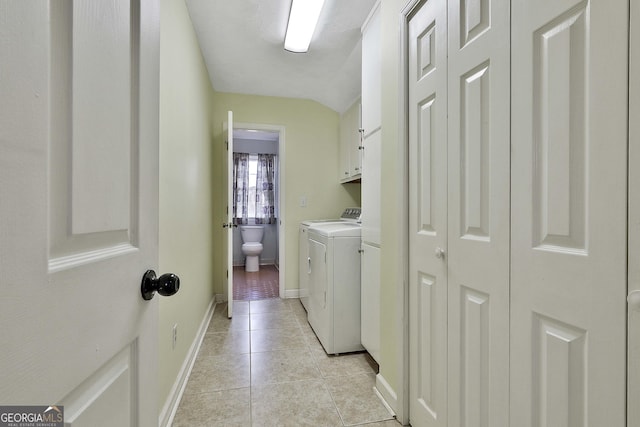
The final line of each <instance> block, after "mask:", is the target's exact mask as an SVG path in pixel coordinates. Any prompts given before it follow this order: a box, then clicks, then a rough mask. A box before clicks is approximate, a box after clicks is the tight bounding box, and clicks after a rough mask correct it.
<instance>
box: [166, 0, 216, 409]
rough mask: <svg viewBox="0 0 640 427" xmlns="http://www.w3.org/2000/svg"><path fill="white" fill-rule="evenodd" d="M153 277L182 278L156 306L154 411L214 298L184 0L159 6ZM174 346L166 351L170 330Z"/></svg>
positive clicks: (200, 83) (204, 96) (208, 208)
mask: <svg viewBox="0 0 640 427" xmlns="http://www.w3.org/2000/svg"><path fill="white" fill-rule="evenodd" d="M160 10H161V16H160V19H161V40H160V212H159V215H160V229H159V237H160V240H159V246H160V247H159V252H160V261H159V272H158V273H159V274H161V273H165V272H173V273H176V274H177V275H178V276H180V281H181V288H180V291H179V292H178V293H177V294H176V295H174V296H172V297H171V298H163V297H156V300H158V303H159V304H160V319H159V325H158V328H159V330H158V333H159V348H158V352H159V367H158V372H159V376H160V378H159V391H158V399H159V405H158V406H159V408H160V409H162V408H163V406H164V404H165V401H166V400H167V397H168V396H169V393H170V391H171V388H172V387H173V384H174V382H175V381H176V378H177V377H178V374H179V372H180V369H181V367H182V364H183V362H184V360H185V358H186V357H187V353H188V351H189V347H190V345H191V343H192V342H193V340H194V338H195V336H196V332H197V330H198V328H199V326H200V322H201V321H202V320H203V318H204V315H205V312H206V310H207V307H208V304H209V302H210V301H211V299H212V298H213V296H214V292H213V287H212V280H213V279H212V278H213V275H214V273H213V268H214V267H213V263H212V262H211V260H212V259H216V257H219V256H220V251H221V248H219V247H216V246H214V244H213V241H212V239H211V236H212V225H213V224H212V219H211V215H210V213H211V212H212V211H213V209H214V207H213V205H214V202H213V199H212V186H213V180H212V174H213V171H214V170H215V169H216V166H217V165H213V164H212V160H213V156H212V151H211V149H212V144H211V140H212V134H211V129H212V124H211V118H212V115H211V113H210V112H211V111H212V109H213V107H212V105H213V96H214V93H213V89H212V88H211V84H210V83H209V76H208V74H207V70H206V67H205V64H204V60H203V59H202V55H201V53H200V47H199V45H198V42H197V39H196V36H195V33H194V31H193V26H192V23H191V19H190V18H189V14H188V12H187V8H186V6H185V4H184V1H183V0H162V1H161V8H160ZM174 324H177V325H178V340H177V343H176V347H175V349H173V348H172V335H173V325H174Z"/></svg>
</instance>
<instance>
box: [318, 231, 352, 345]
mask: <svg viewBox="0 0 640 427" xmlns="http://www.w3.org/2000/svg"><path fill="white" fill-rule="evenodd" d="M308 234H309V260H310V262H309V271H310V274H309V300H308V308H307V314H308V320H309V324H310V325H311V327H312V328H313V330H314V332H315V333H316V335H317V337H318V339H319V340H320V343H321V344H322V346H323V347H324V349H325V351H326V352H327V353H328V354H338V353H348V352H352V351H360V350H364V347H362V344H361V340H360V253H359V249H360V225H359V224H357V223H348V222H344V223H333V224H315V225H312V226H311V227H309V230H308Z"/></svg>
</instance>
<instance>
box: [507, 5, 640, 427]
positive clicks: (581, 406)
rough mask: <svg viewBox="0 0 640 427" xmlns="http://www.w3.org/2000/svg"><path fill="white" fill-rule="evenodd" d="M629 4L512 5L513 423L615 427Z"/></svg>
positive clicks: (619, 391)
mask: <svg viewBox="0 0 640 427" xmlns="http://www.w3.org/2000/svg"><path fill="white" fill-rule="evenodd" d="M628 10H629V2H628V0H591V1H586V0H582V1H580V0H553V1H551V0H544V1H536V2H534V1H514V2H513V15H512V19H513V22H512V49H511V52H512V64H513V68H512V90H513V93H512V133H511V135H512V144H513V157H512V159H513V160H512V161H513V164H512V167H513V174H512V180H511V182H512V197H513V204H512V235H513V240H512V252H511V253H512V270H511V365H512V372H511V423H510V424H511V425H513V426H516V425H517V426H522V427H528V426H531V427H533V426H536V427H537V426H570V427H573V426H581V427H582V426H591V427H600V426H619V427H622V426H624V425H625V410H626V394H625V393H626V346H625V341H626V291H627V283H626V271H627V268H626V266H627V243H626V241H627V130H628V119H627V94H628V80H627V66H628V65H627V56H628V53H627V52H628V18H629V17H628ZM630 403H631V404H633V405H636V404H637V402H630Z"/></svg>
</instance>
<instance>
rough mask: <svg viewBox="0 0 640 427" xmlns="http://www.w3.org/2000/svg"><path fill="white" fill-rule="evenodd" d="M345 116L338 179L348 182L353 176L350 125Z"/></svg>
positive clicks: (341, 135)
mask: <svg viewBox="0 0 640 427" xmlns="http://www.w3.org/2000/svg"><path fill="white" fill-rule="evenodd" d="M347 117H348V116H347V115H346V114H345V115H344V116H342V117H341V118H340V164H339V168H338V179H339V180H340V181H343V182H344V181H347V180H349V177H350V176H351V162H350V159H349V157H350V156H351V147H350V145H349V123H348V121H347Z"/></svg>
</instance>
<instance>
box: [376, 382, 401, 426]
mask: <svg viewBox="0 0 640 427" xmlns="http://www.w3.org/2000/svg"><path fill="white" fill-rule="evenodd" d="M373 389H374V390H375V391H376V394H377V395H378V397H379V398H380V400H382V403H383V404H384V406H385V407H386V408H387V410H388V411H389V412H390V413H391V415H393V416H394V417H396V418H397V412H398V411H397V410H396V408H397V407H398V395H397V394H396V392H395V391H394V390H393V388H391V386H390V385H389V383H388V382H387V380H385V379H384V377H383V376H382V374H378V375H376V386H375V387H374V388H373Z"/></svg>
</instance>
